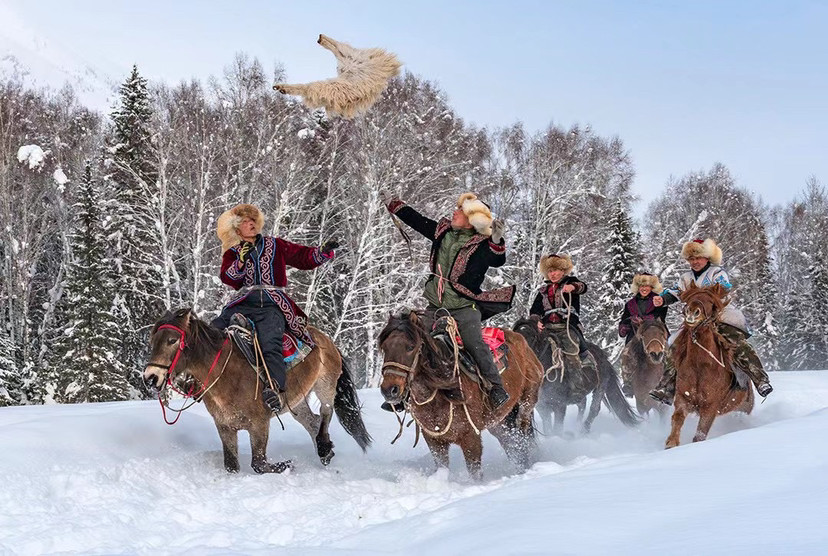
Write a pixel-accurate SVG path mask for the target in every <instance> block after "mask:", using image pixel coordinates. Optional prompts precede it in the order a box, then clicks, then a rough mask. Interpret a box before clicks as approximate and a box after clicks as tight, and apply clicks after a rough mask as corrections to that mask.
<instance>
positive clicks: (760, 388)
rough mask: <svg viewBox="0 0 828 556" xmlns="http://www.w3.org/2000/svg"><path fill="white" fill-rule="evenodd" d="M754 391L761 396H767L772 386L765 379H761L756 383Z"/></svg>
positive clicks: (771, 390)
mask: <svg viewBox="0 0 828 556" xmlns="http://www.w3.org/2000/svg"><path fill="white" fill-rule="evenodd" d="M756 392H757V393H758V394H759V395H760V396H762V397H763V398H767V397H768V394H770V393H771V392H773V386H771V384H770V382H768V381H767V380H763V381H762V382H760V383H759V384H757V385H756Z"/></svg>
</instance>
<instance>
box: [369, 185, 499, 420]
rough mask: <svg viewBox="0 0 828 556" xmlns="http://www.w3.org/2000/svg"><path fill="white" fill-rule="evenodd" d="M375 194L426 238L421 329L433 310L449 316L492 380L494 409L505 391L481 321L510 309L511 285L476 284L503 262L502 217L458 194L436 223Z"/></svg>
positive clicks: (472, 198) (429, 323) (469, 196)
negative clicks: (428, 252) (427, 253)
mask: <svg viewBox="0 0 828 556" xmlns="http://www.w3.org/2000/svg"><path fill="white" fill-rule="evenodd" d="M380 198H381V199H382V201H383V203H384V204H385V206H386V207H387V208H388V211H389V212H391V214H393V215H395V216H397V217H398V218H399V219H400V220H402V221H403V222H405V223H406V224H408V225H409V226H410V227H412V228H413V229H414V230H416V231H417V232H419V233H421V234H422V235H423V236H425V237H426V238H427V239H429V240H430V241H431V257H430V266H431V273H430V275H429V277H428V280H426V283H425V291H424V292H423V297H425V299H426V301H427V302H428V305H427V307H426V311H425V314H424V315H423V321H424V325H425V326H426V330H431V328H432V325H433V322H434V320H435V318H436V317H435V314H436V313H437V312H438V311H440V312H441V313H448V314H450V315H451V316H452V317H453V318H454V320H455V321H456V322H457V328H458V331H459V333H460V337H461V338H462V340H463V346H464V347H465V349H466V351H467V352H468V353H469V355H471V357H472V359H474V362H475V363H476V364H477V367H478V369H479V370H480V374H481V375H482V376H483V378H484V379H486V381H487V382H489V383H490V384H491V388H490V389H489V401H490V402H491V404H492V408H493V409H497V408H498V407H500V406H502V405H503V404H504V403H506V401H508V399H509V394H508V393H507V392H506V390H505V389H504V388H503V383H502V382H501V379H500V373H499V372H498V369H497V365H496V364H495V361H494V358H493V357H492V352H491V350H490V349H489V347H488V346H487V345H486V343H485V342H484V341H483V332H482V324H481V323H482V321H484V320H486V319H488V318H489V317H491V316H493V315H496V314H498V313H501V312H503V311H506V310H508V309H509V307H510V306H511V304H512V298H513V297H514V295H515V287H514V286H508V287H504V288H500V289H497V290H492V291H485V292H484V291H482V290H481V289H480V286H481V284H482V283H483V279H484V278H485V276H486V271H487V270H488V269H489V267H498V266H503V264H504V263H505V262H506V242H505V241H504V239H503V228H504V225H503V221H501V220H493V219H492V212H491V210H490V209H489V207H488V205H486V204H485V203H483V202H482V201H480V200H479V199H478V198H477V196H476V195H474V194H473V193H463V194H462V195H461V196H460V198H459V199H458V200H457V207H456V209H455V210H454V213H453V214H452V216H451V218H450V219H449V218H441V219H440V220H439V221H435V220H432V219H430V218H427V217H425V216H423V215H421V214H420V213H419V212H417V211H416V210H414V209H413V208H411V207H410V206H408V205H406V204H405V203H404V202H403V201H400V200H399V199H397V198H396V197H394V196H393V195H391V194H390V193H388V192H386V191H381V192H380ZM438 316H439V315H438ZM386 409H389V408H387V407H386Z"/></svg>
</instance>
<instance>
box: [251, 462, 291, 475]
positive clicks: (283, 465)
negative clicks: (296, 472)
mask: <svg viewBox="0 0 828 556" xmlns="http://www.w3.org/2000/svg"><path fill="white" fill-rule="evenodd" d="M288 469H293V462H292V461H291V460H289V459H286V460H285V461H278V462H276V463H266V464H264V465H257V466H255V467H253V471H255V472H256V473H259V474H260V475H261V474H263V473H284V472H285V471H287V470H288Z"/></svg>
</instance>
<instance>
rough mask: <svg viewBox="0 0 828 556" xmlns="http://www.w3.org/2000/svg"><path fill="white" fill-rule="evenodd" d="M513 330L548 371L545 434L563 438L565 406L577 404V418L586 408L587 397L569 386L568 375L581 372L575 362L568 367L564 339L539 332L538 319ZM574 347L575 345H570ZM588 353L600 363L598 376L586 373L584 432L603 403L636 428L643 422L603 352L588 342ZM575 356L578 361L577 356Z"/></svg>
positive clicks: (541, 406) (542, 408) (541, 405)
mask: <svg viewBox="0 0 828 556" xmlns="http://www.w3.org/2000/svg"><path fill="white" fill-rule="evenodd" d="M512 329H513V330H515V331H516V332H518V333H519V334H521V335H522V336H523V337H524V338H525V339H526V341H527V342H528V345H529V346H531V348H532V350H533V351H534V352H535V355H536V356H537V358H538V359H539V360H540V362H541V365H542V366H543V368H544V369H545V371H544V380H543V384H542V386H541V389H540V394H539V396H538V405H537V409H538V413H539V414H540V416H541V420H542V422H543V432H544V433H545V434H555V435H560V434H561V433H562V432H563V424H564V418H565V417H566V406H567V405H570V404H575V405H577V406H578V419H579V420H581V419H582V418H583V414H584V411H585V409H586V394H585V393H579V392H573V391H572V389H571V387H570V383H569V381H568V380H566V378H565V377H566V375H567V374H568V373H569V374H570V376H571V373H576V372H577V373H580V372H581V369H580V368H579V367H575V366H574V365H573V364H572V363H570V364H567V362H566V360H567V359H569V357H567V356H566V350H565V349H563V348H562V346H561V344H562V342H563V340H562V339H560V338H558V337H557V336H558V335H557V334H555V333H553V332H552V331H551V330H549V328H548V327H545V328H544V329H543V330H538V321H537V320H535V319H519V320H518V321H517V322H516V323H515V324H514V326H513V327H512ZM569 343H570V344H572V343H573V342H571V341H570V342H569ZM587 347H588V349H589V352H590V353H591V354H592V356H593V358H594V359H595V362H596V364H597V373H596V374H591V373H589V374H586V375H585V376H583V377H582V379H583V380H585V381H586V384H585V388H584V390H585V391H586V393H587V394H588V393H589V392H592V402H591V403H590V407H589V413H588V414H587V417H586V419H584V420H583V421H582V424H581V432H582V433H584V434H587V433H589V431H590V430H591V428H592V422H593V421H594V420H595V418H596V417H597V416H598V413H599V412H600V411H601V402H602V401H603V402H606V404H607V406H608V407H609V408H610V410H611V411H612V412H613V414H615V416H616V417H618V419H620V420H621V422H622V423H624V424H625V425H627V426H629V427H633V426H636V425H637V424H638V423H639V422H640V419H639V417H638V415H636V413H635V412H634V411H633V409H632V407H630V404H628V403H627V400H626V398H625V397H624V393H623V392H622V391H621V386H620V385H619V383H618V373H617V372H616V370H615V368H614V367H613V366H612V363H611V362H610V360H609V359H608V358H607V355H606V354H605V353H604V351H603V350H602V349H601V348H600V347H598V346H597V345H595V344H593V343H591V342H587ZM574 357H576V358H577V355H575V356H574ZM553 413H554V415H555V424H554V426H553V425H552V414H553Z"/></svg>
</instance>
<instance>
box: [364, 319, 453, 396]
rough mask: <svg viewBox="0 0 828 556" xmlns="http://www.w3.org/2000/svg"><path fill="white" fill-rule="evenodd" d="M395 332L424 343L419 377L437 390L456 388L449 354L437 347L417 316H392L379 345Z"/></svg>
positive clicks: (383, 330) (381, 335) (382, 332)
mask: <svg viewBox="0 0 828 556" xmlns="http://www.w3.org/2000/svg"><path fill="white" fill-rule="evenodd" d="M394 332H402V333H404V334H405V335H406V336H408V337H409V338H411V339H412V340H413V341H415V342H417V341H420V342H422V345H423V347H422V349H423V355H424V357H421V358H420V368H419V370H418V376H419V377H420V378H421V379H423V380H424V381H425V382H426V383H427V384H428V385H429V386H431V387H432V388H437V389H445V388H454V387H455V386H456V383H455V381H454V378H453V375H454V365H453V364H452V363H450V358H449V357H448V354H447V353H445V351H444V350H442V349H441V348H440V346H439V345H437V342H436V341H435V340H434V338H432V337H431V334H429V333H428V332H427V331H426V330H425V328H424V327H423V325H422V324H421V322H420V319H419V318H418V317H416V314H415V316H414V317H413V319H412V313H411V312H409V313H402V314H401V315H399V316H394V315H391V316H390V317H389V319H388V324H386V325H385V328H383V329H382V331H381V332H380V334H379V339H378V341H379V344H380V345H382V343H383V342H384V341H385V340H386V339H388V336H390V335H391V334H392V333H394Z"/></svg>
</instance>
